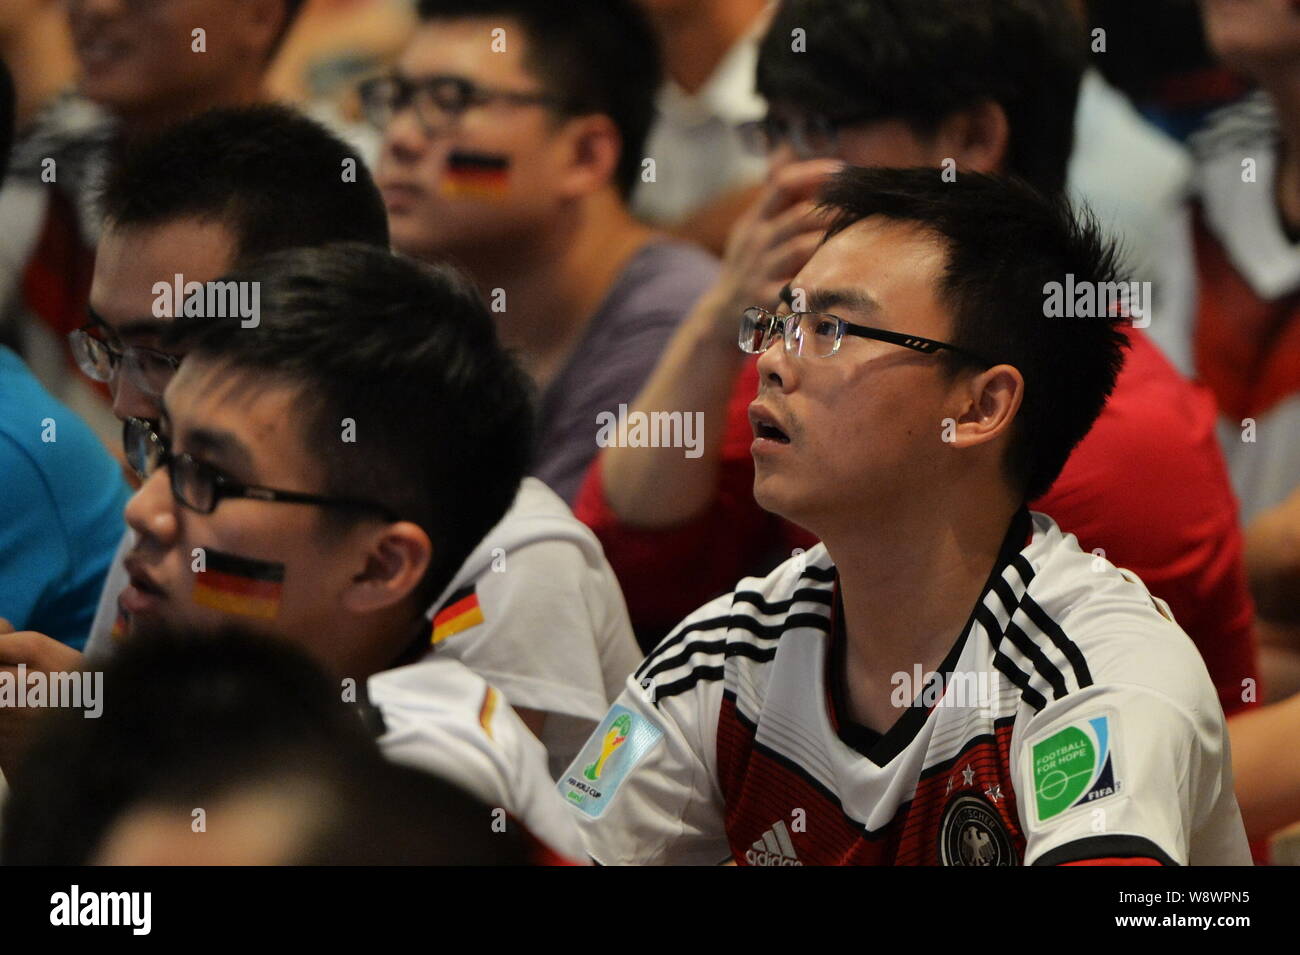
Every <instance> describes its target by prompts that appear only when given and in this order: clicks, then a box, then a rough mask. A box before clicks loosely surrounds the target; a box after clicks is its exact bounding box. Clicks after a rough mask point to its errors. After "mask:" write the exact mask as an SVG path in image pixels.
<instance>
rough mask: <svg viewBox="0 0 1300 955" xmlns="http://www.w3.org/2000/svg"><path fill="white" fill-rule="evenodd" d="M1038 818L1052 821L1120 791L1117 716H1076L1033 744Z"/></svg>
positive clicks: (1035, 797) (1035, 813)
mask: <svg viewBox="0 0 1300 955" xmlns="http://www.w3.org/2000/svg"><path fill="white" fill-rule="evenodd" d="M1030 758H1031V760H1032V767H1031V773H1032V774H1033V791H1034V800H1033V802H1034V816H1035V819H1036V821H1037V822H1038V823H1040V824H1041V823H1044V822H1048V821H1050V820H1052V819H1055V818H1057V817H1058V816H1060V815H1062V814H1063V813H1065V812H1068V811H1069V810H1071V809H1074V808H1076V807H1078V806H1083V805H1088V804H1091V803H1094V802H1097V801H1098V800H1100V799H1105V798H1107V797H1108V796H1113V795H1115V794H1116V793H1118V792H1119V790H1120V785H1121V783H1120V779H1119V775H1118V767H1117V765H1116V762H1117V761H1116V758H1115V717H1114V716H1113V715H1111V714H1107V715H1104V716H1094V717H1091V718H1089V719H1084V720H1076V721H1074V722H1071V723H1069V724H1068V725H1066V726H1064V727H1062V728H1060V729H1057V730H1053V731H1052V732H1051V733H1050V734H1049V735H1048V736H1045V737H1043V738H1042V739H1040V740H1038V741H1036V742H1034V743H1033V744H1032V745H1031V747H1030Z"/></svg>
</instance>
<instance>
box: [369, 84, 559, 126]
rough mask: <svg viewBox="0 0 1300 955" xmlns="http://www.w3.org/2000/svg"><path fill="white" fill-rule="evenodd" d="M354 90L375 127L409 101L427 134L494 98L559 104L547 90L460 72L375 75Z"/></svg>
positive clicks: (524, 104) (385, 122)
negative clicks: (484, 81) (511, 86)
mask: <svg viewBox="0 0 1300 955" xmlns="http://www.w3.org/2000/svg"><path fill="white" fill-rule="evenodd" d="M357 92H358V94H359V95H360V97H361V108H362V112H363V113H364V114H365V117H366V120H367V121H368V122H369V123H370V124H371V125H372V126H374V127H375V128H376V129H380V130H382V129H384V128H385V127H387V126H388V124H389V123H390V122H392V120H393V117H394V116H396V115H397V114H398V113H399V112H401V111H402V110H404V109H406V107H407V106H411V105H413V106H414V107H415V116H416V118H417V119H418V120H419V121H420V125H421V126H422V127H423V128H424V131H425V132H426V133H429V134H431V135H432V134H433V133H436V132H439V131H440V130H442V129H444V128H446V127H447V126H449V125H451V123H453V122H455V120H457V119H459V118H460V116H461V115H462V114H463V113H464V112H465V111H466V110H468V109H469V108H470V107H473V106H482V105H484V104H486V103H491V102H494V101H499V102H507V103H515V104H517V105H520V106H551V107H553V108H556V109H560V108H562V107H563V104H562V102H561V101H560V100H559V99H558V98H557V97H554V96H551V95H549V94H547V93H533V92H525V91H523V90H504V89H497V88H493V87H488V86H479V85H478V84H477V83H474V82H472V81H470V80H467V79H465V78H464V77H463V76H427V77H423V78H421V79H418V80H411V79H407V78H406V77H404V76H398V75H391V76H376V77H373V78H372V79H369V80H365V81H364V82H362V83H361V84H360V85H358V87H357Z"/></svg>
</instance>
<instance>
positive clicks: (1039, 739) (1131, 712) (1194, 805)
mask: <svg viewBox="0 0 1300 955" xmlns="http://www.w3.org/2000/svg"><path fill="white" fill-rule="evenodd" d="M1206 695H1207V696H1208V693H1207V694H1206ZM1013 758H1014V761H1015V779H1016V788H1017V795H1018V797H1019V798H1018V810H1019V814H1020V821H1021V827H1022V830H1023V832H1024V833H1025V840H1026V844H1025V856H1024V859H1025V864H1026V865H1067V864H1108V865H1188V864H1197V863H1198V860H1197V859H1195V858H1193V857H1192V843H1193V835H1194V834H1197V833H1207V832H1218V833H1219V834H1220V838H1219V847H1220V848H1221V850H1222V852H1221V854H1219V856H1218V858H1215V859H1204V860H1199V861H1201V862H1210V861H1212V862H1217V863H1218V864H1224V863H1225V862H1226V861H1229V860H1230V859H1232V858H1233V857H1234V856H1236V855H1240V856H1242V858H1241V859H1240V860H1238V861H1242V862H1244V863H1245V864H1249V853H1248V851H1247V848H1246V841H1245V833H1244V829H1242V827H1241V820H1240V814H1239V812H1238V810H1237V805H1236V800H1235V798H1234V797H1233V794H1232V787H1231V772H1230V770H1229V768H1228V764H1227V760H1228V755H1227V731H1226V726H1225V724H1224V720H1223V716H1222V712H1221V711H1220V710H1219V708H1218V707H1217V706H1216V705H1214V700H1213V698H1212V697H1210V698H1209V699H1208V701H1207V705H1206V706H1204V707H1202V708H1199V709H1197V710H1195V711H1193V710H1189V709H1188V708H1187V706H1186V705H1184V701H1180V700H1174V699H1172V698H1170V697H1169V696H1166V695H1165V694H1163V693H1161V692H1160V691H1158V690H1155V689H1152V688H1150V687H1146V686H1139V685H1134V684H1115V683H1111V684H1107V685H1102V686H1093V687H1090V688H1089V689H1087V690H1084V691H1083V692H1080V693H1075V694H1070V695H1069V696H1067V697H1065V698H1063V699H1061V700H1058V701H1055V702H1053V703H1050V704H1049V705H1048V706H1047V707H1046V708H1044V709H1043V710H1042V711H1041V712H1039V713H1037V714H1036V715H1034V716H1033V717H1032V718H1030V719H1029V720H1028V721H1027V723H1026V724H1025V726H1024V728H1023V729H1022V730H1018V731H1017V741H1016V743H1015V749H1014V755H1013ZM1234 833H1236V834H1239V838H1234Z"/></svg>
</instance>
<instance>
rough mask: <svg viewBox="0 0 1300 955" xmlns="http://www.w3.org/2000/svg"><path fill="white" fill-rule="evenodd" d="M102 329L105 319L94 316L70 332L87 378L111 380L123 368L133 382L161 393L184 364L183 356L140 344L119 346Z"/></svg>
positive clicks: (74, 354)
mask: <svg viewBox="0 0 1300 955" xmlns="http://www.w3.org/2000/svg"><path fill="white" fill-rule="evenodd" d="M102 329H103V325H102V323H101V322H100V321H99V320H97V319H95V318H92V319H91V320H90V321H89V322H87V323H86V324H85V325H83V326H81V327H80V328H78V329H74V330H73V331H71V332H69V333H68V345H69V346H70V347H71V349H72V357H73V358H74V359H75V360H76V362H77V367H78V368H80V369H81V370H82V372H83V373H84V374H85V375H86V377H87V378H90V379H92V380H93V381H103V382H109V383H111V382H113V381H115V380H116V379H117V376H118V375H119V374H120V373H121V372H122V370H123V369H126V374H127V377H128V378H130V379H131V383H132V384H133V385H135V386H136V387H137V388H139V389H140V390H141V391H143V392H144V393H145V394H147V395H150V396H152V397H154V398H157V397H159V396H160V395H161V394H162V393H163V391H165V390H166V388H167V383H168V382H169V381H171V379H172V375H174V374H176V369H177V368H179V367H180V364H181V360H180V358H178V357H176V356H175V355H168V354H167V353H166V352H160V351H157V350H156V349H153V348H141V347H140V346H138V345H127V346H125V347H123V348H116V347H114V346H113V345H110V344H109V343H108V342H106V341H105V340H104V339H102V338H100V337H99V335H98V334H96V333H97V332H101V331H102Z"/></svg>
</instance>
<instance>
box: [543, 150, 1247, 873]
mask: <svg viewBox="0 0 1300 955" xmlns="http://www.w3.org/2000/svg"><path fill="white" fill-rule="evenodd" d="M824 199H825V202H826V205H827V207H828V209H829V210H830V211H831V212H832V213H833V214H834V219H833V221H832V223H831V225H830V228H829V229H828V232H827V237H826V238H825V240H824V242H823V244H822V246H821V247H820V249H819V250H818V251H817V253H816V254H815V255H814V256H813V258H812V259H811V261H810V262H809V263H808V265H807V266H805V267H804V269H803V270H802V271H801V272H800V273H799V275H798V276H797V277H796V278H795V281H794V282H792V283H791V286H790V287H789V288H787V289H786V294H785V295H784V296H783V297H784V299H785V301H786V307H783V308H782V309H781V313H780V314H779V315H777V316H772V315H769V314H767V313H766V312H763V311H762V310H758V309H750V310H749V311H747V312H746V314H745V317H744V319H743V321H742V325H741V347H742V348H743V349H744V350H746V351H752V352H758V353H761V355H762V357H761V358H760V360H759V379H760V386H759V394H758V398H757V400H756V401H755V402H754V403H753V404H752V405H751V408H750V416H751V421H752V422H753V425H754V432H755V441H754V445H753V449H752V450H753V455H754V459H755V464H756V475H755V482H754V493H755V496H756V498H757V499H758V501H759V502H760V503H761V504H762V505H763V506H764V507H765V508H767V509H769V510H771V511H774V512H776V513H778V514H780V515H782V516H784V517H786V518H787V519H790V520H792V521H794V522H796V523H798V524H800V525H802V526H803V527H805V528H807V529H808V530H810V531H812V532H813V533H814V534H816V535H817V536H818V537H820V539H821V541H822V543H821V544H819V545H817V547H815V548H814V549H812V550H811V551H809V552H808V553H806V554H800V555H796V556H795V557H794V558H793V559H791V560H789V561H787V562H786V563H784V564H783V565H781V566H780V567H778V568H777V569H776V570H775V571H774V572H773V573H772V574H770V575H769V576H768V577H766V578H763V579H747V580H744V581H742V582H741V583H740V584H738V585H737V588H736V590H735V591H734V592H733V593H731V594H728V595H726V596H723V597H720V598H718V599H717V600H714V601H713V602H711V603H710V604H708V605H706V606H705V607H703V608H701V609H700V610H699V611H697V612H696V613H694V614H693V615H691V616H690V617H689V618H687V620H686V621H684V622H683V623H682V624H681V625H679V626H678V627H677V628H676V629H675V630H674V632H672V633H671V634H670V635H669V636H668V637H667V638H666V639H665V640H664V642H663V643H661V644H660V646H659V647H658V648H657V649H656V650H655V651H654V652H653V653H652V654H651V655H650V656H649V657H648V658H647V659H646V661H645V662H644V663H643V664H642V666H641V667H640V668H639V669H638V670H637V671H636V673H634V674H633V676H632V677H631V678H630V679H629V681H628V685H627V687H626V688H625V690H624V692H623V694H622V695H621V696H620V697H619V699H618V701H617V702H616V703H615V706H614V707H613V708H612V709H611V711H610V713H609V714H608V715H607V716H606V719H605V721H604V722H603V723H602V724H601V725H600V726H599V727H598V728H597V731H596V733H595V734H594V735H593V737H592V738H591V740H589V741H588V744H587V746H586V747H584V750H583V751H582V752H581V753H580V754H579V756H578V759H577V760H575V761H574V763H573V765H572V766H570V768H569V770H568V771H567V772H566V773H565V774H564V776H563V777H562V778H561V780H560V783H559V789H560V792H561V795H562V796H563V797H564V798H565V800H566V801H567V802H568V804H569V806H570V808H571V810H572V814H573V816H574V818H575V819H577V820H578V822H579V824H580V826H581V828H582V831H583V835H584V839H585V841H586V844H587V847H588V851H589V852H590V854H591V855H592V856H593V857H594V858H595V859H596V860H597V861H599V862H602V863H607V864H619V863H637V862H676V863H703V864H709V863H717V862H721V861H723V860H725V859H728V858H730V859H733V860H734V861H736V862H738V863H740V864H754V865H799V864H802V865H812V864H946V865H1015V864H1021V863H1025V864H1044V865H1049V864H1143V865H1159V864H1228V863H1240V864H1249V861H1250V856H1249V852H1248V848H1247V844H1246V839H1245V833H1244V830H1243V827H1242V824H1241V818H1240V813H1239V811H1238V809H1237V805H1236V801H1235V798H1234V796H1233V793H1232V777H1231V768H1230V761H1229V755H1228V748H1227V736H1226V731H1225V726H1224V718H1223V713H1222V710H1221V708H1220V706H1219V704H1218V701H1217V698H1216V696H1215V691H1214V687H1213V686H1212V684H1211V682H1210V679H1209V677H1208V674H1207V673H1206V669H1205V666H1204V664H1203V663H1202V661H1201V659H1200V657H1199V656H1198V655H1197V653H1196V650H1195V648H1194V646H1193V644H1192V643H1191V641H1190V640H1189V638H1188V637H1187V636H1186V635H1185V634H1184V633H1183V632H1182V630H1181V629H1180V628H1179V627H1178V626H1177V624H1175V623H1174V622H1173V620H1172V619H1171V617H1170V616H1169V614H1168V608H1167V607H1166V606H1165V605H1163V604H1162V603H1161V602H1160V601H1158V600H1156V599H1154V598H1152V597H1151V596H1150V594H1149V593H1148V591H1147V590H1146V588H1145V587H1144V586H1143V585H1142V583H1141V582H1140V581H1139V580H1137V578H1136V577H1134V576H1132V575H1131V574H1129V573H1127V572H1125V571H1122V570H1120V569H1117V568H1115V567H1114V566H1112V565H1110V564H1109V563H1107V562H1106V561H1105V560H1104V559H1102V558H1099V557H1094V556H1093V555H1091V554H1088V553H1085V552H1083V551H1082V550H1081V549H1080V548H1079V547H1078V545H1077V542H1076V541H1075V539H1074V537H1073V536H1071V535H1066V534H1063V533H1062V532H1061V531H1060V530H1059V528H1057V526H1056V525H1055V523H1054V522H1053V521H1052V520H1051V519H1050V518H1049V517H1046V516H1044V515H1041V514H1030V513H1029V512H1028V511H1027V510H1026V509H1025V503H1024V502H1025V501H1027V500H1030V499H1033V498H1034V497H1036V496H1038V495H1040V494H1042V493H1043V492H1044V491H1045V490H1046V488H1047V487H1049V486H1050V485H1051V483H1052V482H1053V480H1054V479H1055V478H1056V476H1057V474H1058V473H1059V472H1060V470H1061V467H1062V466H1063V464H1064V462H1065V460H1066V458H1067V456H1068V454H1069V452H1070V450H1071V449H1072V448H1073V447H1074V446H1075V444H1077V443H1078V441H1079V440H1080V439H1081V438H1082V437H1083V436H1084V434H1086V433H1087V431H1088V429H1089V428H1090V427H1091V425H1092V422H1093V421H1094V419H1095V418H1096V416H1097V414H1098V413H1099V411H1100V409H1101V407H1102V406H1103V404H1104V402H1105V400H1106V396H1107V395H1108V394H1109V392H1110V389H1111V388H1112V387H1113V385H1114V381H1115V376H1116V374H1117V371H1118V369H1119V367H1120V366H1121V364H1122V360H1123V354H1122V341H1123V338H1122V335H1121V332H1120V329H1119V324H1120V322H1121V321H1122V319H1120V318H1118V317H1116V316H1114V315H1112V314H1108V313H1107V311H1106V310H1105V309H1102V310H1100V311H1098V310H1096V309H1091V310H1090V309H1088V308H1087V307H1086V304H1087V303H1086V300H1085V299H1084V298H1082V297H1080V298H1079V299H1078V301H1077V302H1072V303H1071V304H1072V305H1077V306H1078V308H1072V309H1069V310H1065V315H1068V316H1070V317H1056V316H1060V315H1061V311H1059V310H1054V309H1051V308H1049V307H1048V305H1047V299H1048V296H1049V295H1050V290H1051V289H1052V288H1053V283H1064V282H1066V281H1067V280H1068V281H1073V282H1074V283H1075V286H1074V287H1075V288H1076V289H1082V288H1087V287H1090V286H1089V285H1088V284H1087V283H1093V284H1092V285H1091V287H1093V288H1098V286H1099V283H1103V282H1110V281H1114V280H1115V279H1116V276H1115V275H1114V254H1113V250H1111V249H1109V248H1107V247H1106V246H1104V245H1103V243H1102V242H1101V240H1100V239H1099V237H1098V235H1097V232H1096V230H1095V229H1094V228H1093V227H1091V226H1089V225H1080V224H1077V223H1076V222H1075V220H1074V218H1073V217H1072V215H1071V213H1070V212H1069V210H1068V208H1067V207H1066V206H1064V205H1063V204H1061V203H1059V202H1051V201H1048V200H1046V199H1044V198H1042V197H1041V196H1039V195H1038V194H1036V193H1034V192H1032V191H1031V190H1029V189H1028V188H1026V187H1024V186H1021V185H1018V184H1015V183H1013V182H1008V181H1005V180H1001V179H997V178H992V177H986V176H979V175H975V174H970V173H963V174H961V176H960V178H959V179H958V181H956V182H952V183H947V182H944V181H943V178H942V177H941V176H940V175H939V174H937V173H936V172H934V171H932V170H902V171H900V170H870V171H868V170H861V169H848V170H845V171H844V172H842V173H841V174H839V175H838V176H837V177H836V178H835V179H834V180H832V182H831V184H830V186H829V188H828V191H827V192H826V194H825V196H824ZM1067 276H1068V277H1069V279H1067ZM1049 315H1050V316H1052V317H1049ZM773 345H774V346H775V347H770V346H773ZM1140 479H1141V476H1140V475H1138V476H1135V480H1140Z"/></svg>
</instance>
